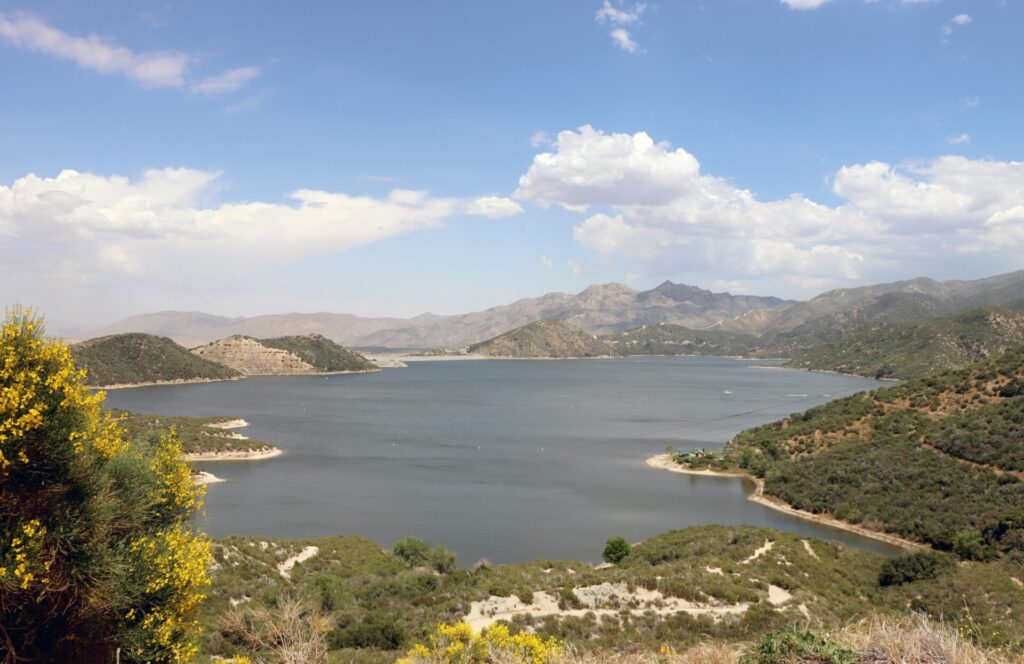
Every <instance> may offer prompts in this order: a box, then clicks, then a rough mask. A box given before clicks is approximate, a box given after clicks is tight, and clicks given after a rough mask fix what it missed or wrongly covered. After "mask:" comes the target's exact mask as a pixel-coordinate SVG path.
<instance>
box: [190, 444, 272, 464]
mask: <svg viewBox="0 0 1024 664" xmlns="http://www.w3.org/2000/svg"><path fill="white" fill-rule="evenodd" d="M282 454H284V451H283V450H281V449H280V448H277V447H269V448H264V449H259V450H225V451H223V452H191V453H188V454H186V455H185V460H186V461H262V460H263V459H272V458H274V457H278V456H281V455H282Z"/></svg>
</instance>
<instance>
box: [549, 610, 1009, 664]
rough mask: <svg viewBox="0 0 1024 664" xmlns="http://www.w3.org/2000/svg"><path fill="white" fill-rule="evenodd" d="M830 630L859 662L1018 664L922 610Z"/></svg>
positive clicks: (665, 662) (644, 660) (595, 659)
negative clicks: (855, 653) (916, 614)
mask: <svg viewBox="0 0 1024 664" xmlns="http://www.w3.org/2000/svg"><path fill="white" fill-rule="evenodd" d="M830 636H831V638H833V639H834V640H836V641H840V642H842V643H845V644H847V645H849V646H851V647H853V648H855V649H856V650H859V651H860V652H861V654H862V655H861V656H862V659H861V660H860V661H861V663H862V664H1024V657H1022V656H1020V655H1009V654H1006V653H1002V652H997V651H993V650H986V649H983V648H979V647H978V646H976V645H974V644H973V643H971V642H970V641H969V640H967V639H965V638H964V637H963V636H961V634H960V633H959V632H958V631H957V630H956V628H955V627H953V626H951V625H948V624H945V623H942V622H936V621H934V620H929V619H928V618H926V617H923V616H921V617H907V618H898V619H897V618H889V617H881V616H876V617H873V618H870V619H868V620H864V621H862V622H860V623H856V624H854V625H850V626H849V627H847V628H845V629H843V630H842V631H840V632H837V633H835V634H832V635H830ZM744 649H745V647H744V646H743V645H735V644H724V643H718V642H709V643H706V644H702V645H699V646H696V647H694V648H691V649H690V650H687V651H685V652H679V653H675V652H672V653H668V652H661V653H656V652H651V651H644V652H629V653H618V652H616V653H609V652H604V653H569V654H567V655H565V656H563V657H562V658H560V660H559V662H558V663H557V664H738V662H739V661H740V658H741V656H742V654H743V651H744ZM813 661H815V662H819V661H821V660H817V659H815V660H813ZM778 664H801V662H781V661H780V662H779V663H778Z"/></svg>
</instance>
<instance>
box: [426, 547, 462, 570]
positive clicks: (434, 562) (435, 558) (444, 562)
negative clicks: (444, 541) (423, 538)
mask: <svg viewBox="0 0 1024 664" xmlns="http://www.w3.org/2000/svg"><path fill="white" fill-rule="evenodd" d="M427 564H428V565H429V566H430V568H431V569H433V570H434V571H435V572H439V573H441V574H450V573H452V572H454V571H455V552H454V551H449V550H448V549H446V548H444V547H441V546H435V547H433V548H431V549H430V551H428V552H427Z"/></svg>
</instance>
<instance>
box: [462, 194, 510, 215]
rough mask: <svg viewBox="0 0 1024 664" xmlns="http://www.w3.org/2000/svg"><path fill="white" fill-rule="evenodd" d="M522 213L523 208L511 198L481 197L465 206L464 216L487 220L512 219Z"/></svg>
mask: <svg viewBox="0 0 1024 664" xmlns="http://www.w3.org/2000/svg"><path fill="white" fill-rule="evenodd" d="M522 211H523V208H522V207H520V205H519V203H516V202H515V201H514V200H512V199H511V198H502V197H501V196H481V197H480V198H477V199H476V200H474V201H473V202H471V203H470V204H469V205H467V206H466V214H471V215H474V216H480V217H488V218H489V219H504V218H505V217H514V216H515V215H517V214H519V213H521V212H522Z"/></svg>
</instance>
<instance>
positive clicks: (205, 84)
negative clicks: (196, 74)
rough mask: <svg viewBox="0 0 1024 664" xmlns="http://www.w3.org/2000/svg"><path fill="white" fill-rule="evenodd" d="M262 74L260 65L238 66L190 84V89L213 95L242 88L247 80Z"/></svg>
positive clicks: (193, 91) (200, 93)
mask: <svg viewBox="0 0 1024 664" xmlns="http://www.w3.org/2000/svg"><path fill="white" fill-rule="evenodd" d="M259 75H260V68H259V67H238V68H237V69H229V70H227V71H225V72H222V73H220V74H217V75H216V76H210V77H209V78H204V79H203V80H201V81H196V82H195V83H192V84H191V85H189V87H188V89H189V91H191V92H192V94H197V95H204V96H207V97H213V96H216V95H222V94H227V93H229V92H235V91H237V90H239V89H241V88H242V86H243V85H245V84H246V83H247V82H249V81H251V80H252V79H254V78H256V77H258V76H259Z"/></svg>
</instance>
